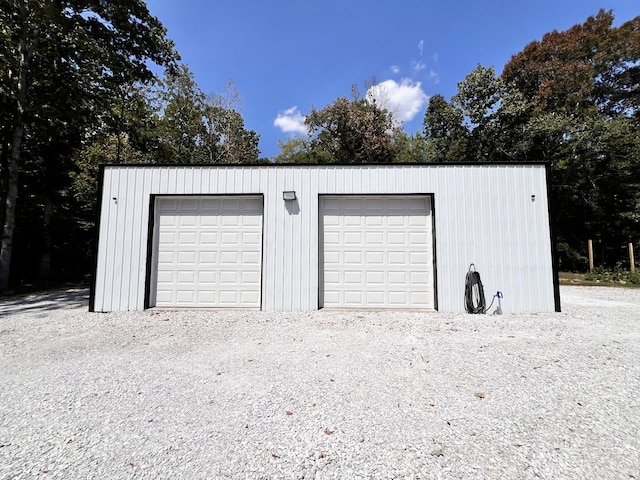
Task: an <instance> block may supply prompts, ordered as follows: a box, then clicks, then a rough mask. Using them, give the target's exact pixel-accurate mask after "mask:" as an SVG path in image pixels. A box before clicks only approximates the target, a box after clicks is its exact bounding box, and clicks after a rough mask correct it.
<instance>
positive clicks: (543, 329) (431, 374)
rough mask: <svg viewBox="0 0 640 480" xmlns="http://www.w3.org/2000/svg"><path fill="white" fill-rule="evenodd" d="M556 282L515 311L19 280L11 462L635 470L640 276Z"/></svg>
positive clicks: (325, 471) (96, 473)
mask: <svg viewBox="0 0 640 480" xmlns="http://www.w3.org/2000/svg"><path fill="white" fill-rule="evenodd" d="M561 294H562V301H563V309H564V311H563V313H551V314H538V315H504V316H484V315H455V314H442V313H435V314H421V313H411V312H386V313H379V312H368V313H363V312H350V313H345V312H327V311H319V312H312V313H263V312H210V311H195V312H193V311H191V312H186V311H180V312H166V311H146V312H130V313H111V314H100V313H88V312H87V308H86V304H87V302H86V297H87V294H86V291H82V290H81V291H71V292H67V294H64V295H63V294H57V295H58V298H56V295H55V294H53V295H50V296H44V297H42V296H41V297H25V298H21V299H18V300H17V301H16V300H11V299H6V298H5V299H2V300H0V478H2V479H8V478H32V477H37V476H40V477H45V478H65V479H79V478H96V479H97V478H99V479H105V478H106V479H109V478H111V479H115V478H118V479H121V478H123V479H126V478H149V479H161V478H172V479H173V478H185V479H198V478H207V479H218V478H238V479H244V478H249V479H253V478H264V479H271V478H284V479H289V478H300V479H311V478H313V479H325V478H326V479H328V478H332V479H333V478H340V479H352V478H367V479H368V478H372V479H378V478H379V479H390V478H411V479H413V478H416V479H418V478H419V479H422V478H446V479H449V478H469V479H476V478H496V479H497V478H525V479H526V478H545V479H562V478H572V479H573V478H581V479H583V478H584V479H609V478H610V479H628V478H635V479H640V290H638V289H636V290H632V289H617V288H599V287H591V288H585V287H562V289H561ZM64 299H68V300H66V301H64ZM506 300H507V299H505V301H506Z"/></svg>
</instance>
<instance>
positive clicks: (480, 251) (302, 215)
mask: <svg viewBox="0 0 640 480" xmlns="http://www.w3.org/2000/svg"><path fill="white" fill-rule="evenodd" d="M99 200H100V222H99V226H98V253H97V261H96V271H95V276H94V281H93V285H92V291H91V299H90V309H91V310H92V311H118V310H140V309H145V308H191V309H193V308H211V309H217V308H239V309H247V310H250V309H255V310H277V311H305V310H316V309H319V308H335V309H358V310H366V309H374V310H380V309H398V310H400V309H410V310H419V311H435V310H439V311H447V312H462V311H464V287H465V285H464V281H465V275H466V273H467V271H468V269H469V265H470V264H472V263H473V264H474V265H475V266H476V268H477V269H478V270H479V271H480V272H481V273H482V281H483V283H484V287H485V292H486V294H487V296H491V295H493V293H495V292H496V291H501V292H502V294H503V296H504V298H503V299H502V310H503V311H504V312H506V313H509V312H538V311H553V310H559V308H560V303H559V293H558V286H557V273H556V272H555V270H554V267H553V255H552V253H553V252H552V241H551V230H550V224H549V209H548V199H547V171H546V166H545V165H544V164H538V163H533V164H424V165H406V164H395V165H342V166H339V165H273V166H264V165H262V166H201V165H179V166H151V165H110V166H105V167H103V168H102V170H101V189H100V199H99Z"/></svg>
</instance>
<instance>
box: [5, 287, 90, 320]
mask: <svg viewBox="0 0 640 480" xmlns="http://www.w3.org/2000/svg"><path fill="white" fill-rule="evenodd" d="M88 307H89V289H88V288H81V289H78V288H71V289H66V290H57V291H55V292H44V293H34V294H29V295H19V296H11V297H0V315H7V314H20V313H30V312H46V311H51V310H59V309H66V308H88Z"/></svg>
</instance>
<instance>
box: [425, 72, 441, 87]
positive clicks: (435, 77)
mask: <svg viewBox="0 0 640 480" xmlns="http://www.w3.org/2000/svg"><path fill="white" fill-rule="evenodd" d="M427 78H428V79H429V80H431V81H433V83H435V84H436V85H437V84H438V83H440V77H439V76H438V74H437V73H436V72H434V71H433V70H429V75H428V77H427Z"/></svg>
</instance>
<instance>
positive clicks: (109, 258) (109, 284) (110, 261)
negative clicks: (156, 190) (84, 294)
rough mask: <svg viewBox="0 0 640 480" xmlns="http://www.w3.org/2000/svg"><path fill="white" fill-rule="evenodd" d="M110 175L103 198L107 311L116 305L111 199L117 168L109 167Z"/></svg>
mask: <svg viewBox="0 0 640 480" xmlns="http://www.w3.org/2000/svg"><path fill="white" fill-rule="evenodd" d="M110 170H111V175H109V177H110V182H109V183H110V188H109V189H108V190H107V189H105V196H106V197H105V200H106V202H107V203H108V205H109V207H108V210H107V218H106V222H107V224H108V226H107V232H108V234H107V238H108V243H107V253H106V266H105V267H106V268H105V275H104V282H105V288H104V298H105V305H106V309H107V310H108V311H111V310H116V305H115V303H114V301H113V285H114V282H113V275H114V270H115V263H114V258H115V256H116V242H117V238H116V236H117V213H118V212H117V203H116V201H115V200H113V198H114V197H116V198H117V194H118V182H119V173H120V172H119V170H118V169H116V168H113V169H110Z"/></svg>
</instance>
